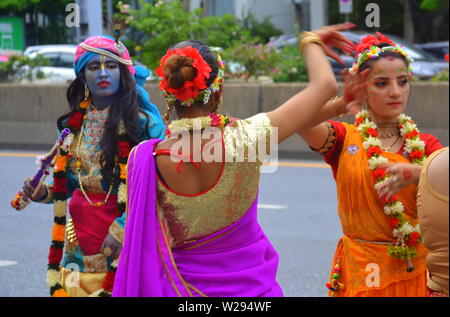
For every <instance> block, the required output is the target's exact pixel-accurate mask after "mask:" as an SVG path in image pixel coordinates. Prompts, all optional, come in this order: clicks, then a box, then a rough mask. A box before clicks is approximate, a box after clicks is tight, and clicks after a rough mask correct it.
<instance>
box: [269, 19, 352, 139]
mask: <svg viewBox="0 0 450 317" xmlns="http://www.w3.org/2000/svg"><path fill="white" fill-rule="evenodd" d="M353 26H354V25H353V24H350V23H345V24H339V25H334V26H327V27H324V28H321V29H319V30H317V31H314V32H310V33H306V35H305V33H304V34H303V35H302V39H301V40H302V44H301V46H302V48H303V50H302V53H303V55H304V57H305V60H306V64H307V71H308V77H309V84H308V86H307V87H306V88H305V89H304V90H302V91H301V92H299V93H298V94H296V95H295V96H293V97H292V98H290V99H289V100H288V101H286V102H285V103H284V104H282V105H281V106H280V107H278V108H277V109H275V110H273V111H271V112H269V113H267V115H268V116H269V118H270V120H271V122H272V125H273V126H274V127H277V128H278V141H279V142H281V141H283V140H284V139H286V138H287V137H289V136H291V135H292V134H294V133H295V132H297V131H299V130H300V129H302V128H304V127H306V126H308V125H310V121H311V120H312V119H313V118H314V117H315V116H316V114H317V112H318V111H319V110H320V108H321V107H322V106H323V105H324V104H325V103H326V102H327V101H328V100H329V99H330V98H331V97H332V96H334V95H335V94H336V92H337V90H338V86H337V83H336V79H335V77H334V74H333V71H332V69H331V66H330V63H329V61H328V59H327V57H326V55H328V56H330V57H331V58H334V59H336V60H337V61H338V62H341V63H342V61H341V60H340V58H339V56H338V55H337V54H336V53H335V52H334V51H333V50H332V49H331V48H330V47H329V46H336V47H339V48H340V49H342V50H344V51H347V52H349V51H351V50H352V45H353V43H352V42H351V41H349V40H348V39H346V38H345V37H344V36H343V35H341V34H340V33H339V31H342V30H348V29H350V28H352V27H353Z"/></svg>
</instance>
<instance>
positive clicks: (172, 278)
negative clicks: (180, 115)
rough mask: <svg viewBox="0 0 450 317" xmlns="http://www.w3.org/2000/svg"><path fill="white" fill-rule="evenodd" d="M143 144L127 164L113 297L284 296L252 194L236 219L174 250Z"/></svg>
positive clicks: (147, 145) (149, 145)
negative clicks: (125, 216)
mask: <svg viewBox="0 0 450 317" xmlns="http://www.w3.org/2000/svg"><path fill="white" fill-rule="evenodd" d="M158 142H159V140H149V141H146V142H144V143H141V144H140V145H139V146H138V147H136V148H135V150H134V151H133V152H132V154H131V155H130V159H129V163H128V203H129V204H128V206H129V208H128V219H127V223H126V226H125V236H124V245H123V250H122V254H121V257H120V261H119V266H118V269H117V273H116V279H115V282H114V289H113V296H118V297H125V296H132V297H136V296H144V297H175V296H210V297H225V296H228V297H259V296H268V297H276V296H283V293H282V290H281V288H280V286H279V285H278V283H277V281H276V273H277V267H278V254H277V253H276V251H275V250H274V248H273V247H272V245H271V244H270V242H269V240H268V239H267V237H266V236H265V234H264V233H263V231H262V229H261V227H260V226H259V224H258V222H257V205H258V198H257V197H256V199H255V201H254V202H253V204H252V205H251V206H250V208H249V209H248V211H247V212H246V214H245V215H244V216H243V217H242V218H241V219H239V221H237V222H235V223H234V224H232V225H230V226H228V227H227V228H224V229H222V230H220V231H219V232H216V233H214V234H212V235H209V236H207V237H204V238H202V239H200V240H198V241H196V242H195V243H193V244H190V245H187V246H184V247H183V248H176V249H172V248H170V246H169V239H168V236H167V232H166V230H165V228H164V225H163V222H161V220H160V218H159V215H158V213H157V206H156V204H157V199H156V167H155V160H154V156H153V149H154V147H155V145H156V144H157V143H158Z"/></svg>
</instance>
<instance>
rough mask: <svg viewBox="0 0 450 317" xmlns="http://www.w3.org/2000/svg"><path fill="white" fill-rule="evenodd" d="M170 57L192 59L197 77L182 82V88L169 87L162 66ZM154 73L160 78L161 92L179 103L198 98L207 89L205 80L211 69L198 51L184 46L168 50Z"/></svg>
mask: <svg viewBox="0 0 450 317" xmlns="http://www.w3.org/2000/svg"><path fill="white" fill-rule="evenodd" d="M172 55H179V56H186V57H190V58H192V59H193V62H192V67H194V68H195V69H196V70H197V76H196V77H195V78H194V79H193V80H191V81H186V82H184V85H183V87H181V88H178V89H173V88H170V87H169V84H168V82H167V79H166V78H165V77H164V66H165V64H166V61H167V59H168V58H169V57H171V56H172ZM156 73H157V74H158V76H159V77H161V78H162V80H161V82H160V84H159V88H160V89H161V90H162V91H167V92H168V93H170V94H172V95H174V96H175V98H177V99H178V100H181V101H186V100H189V99H194V98H196V97H198V95H199V94H200V91H201V90H204V89H206V88H207V86H206V80H207V79H208V78H209V76H210V73H211V67H210V66H209V65H208V63H207V62H206V61H205V60H204V59H203V57H202V55H201V54H200V52H199V51H198V49H196V48H193V47H191V46H186V47H183V48H176V49H173V50H171V49H169V50H167V53H166V55H165V56H164V57H163V58H162V59H161V64H160V66H159V67H158V68H157V69H156Z"/></svg>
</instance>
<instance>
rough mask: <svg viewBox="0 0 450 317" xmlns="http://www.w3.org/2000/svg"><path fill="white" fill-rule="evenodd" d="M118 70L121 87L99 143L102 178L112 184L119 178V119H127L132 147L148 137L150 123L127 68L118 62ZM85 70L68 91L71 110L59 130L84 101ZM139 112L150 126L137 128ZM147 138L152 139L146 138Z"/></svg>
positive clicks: (128, 136) (126, 124)
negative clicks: (116, 167)
mask: <svg viewBox="0 0 450 317" xmlns="http://www.w3.org/2000/svg"><path fill="white" fill-rule="evenodd" d="M119 68H120V85H119V90H118V91H117V98H116V99H115V100H114V102H113V103H112V105H111V107H110V109H109V115H108V119H107V121H106V123H105V131H104V133H103V137H102V140H101V142H100V148H101V150H102V156H101V159H100V164H101V166H102V177H103V180H104V182H105V183H106V184H110V183H111V181H113V180H114V178H115V176H118V171H114V166H115V164H116V162H115V158H116V156H117V151H118V150H117V145H116V143H117V141H118V124H119V122H120V120H121V119H123V120H124V124H125V129H126V135H127V139H128V141H129V142H130V143H131V146H132V147H133V146H134V145H136V144H137V143H138V135H145V134H147V131H148V124H149V116H148V115H147V114H146V113H145V112H144V111H142V110H141V109H140V107H139V105H140V100H139V96H138V93H137V90H136V82H135V81H134V79H133V78H132V77H131V74H130V73H129V72H128V70H127V68H126V66H125V65H123V64H120V63H119ZM84 70H85V67H84V68H83V69H82V70H81V71H80V73H79V75H78V76H77V78H76V79H75V80H74V81H73V82H72V83H71V84H70V86H69V88H68V89H67V93H66V98H67V101H68V103H69V106H70V109H71V110H70V111H69V112H68V113H66V114H63V115H62V116H61V117H59V118H58V120H57V125H58V129H59V130H60V131H61V130H62V129H63V128H64V127H65V121H66V119H68V118H69V117H70V116H71V115H72V114H73V113H74V112H75V111H76V110H77V108H78V105H79V104H80V102H81V101H82V100H83V99H84V82H83V80H82V78H84ZM139 113H142V114H143V115H144V116H145V117H146V118H147V120H146V121H147V127H145V129H143V128H142V127H140V126H138V119H139ZM142 130H145V131H142ZM147 137H150V136H149V135H147ZM120 141H125V140H120ZM114 173H116V174H114ZM106 186H108V185H106Z"/></svg>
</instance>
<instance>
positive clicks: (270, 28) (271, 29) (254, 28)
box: [240, 11, 283, 43]
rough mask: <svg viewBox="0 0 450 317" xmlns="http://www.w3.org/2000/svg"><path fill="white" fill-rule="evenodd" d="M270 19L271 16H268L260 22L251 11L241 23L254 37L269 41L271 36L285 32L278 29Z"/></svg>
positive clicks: (261, 40)
mask: <svg viewBox="0 0 450 317" xmlns="http://www.w3.org/2000/svg"><path fill="white" fill-rule="evenodd" d="M270 19H271V17H270V16H267V17H265V18H264V20H263V21H262V22H259V21H258V20H257V19H256V18H255V16H254V15H253V14H252V13H251V12H250V11H249V12H247V15H246V16H245V17H244V18H243V19H242V21H241V23H240V24H241V25H242V27H243V28H245V29H247V30H249V31H250V34H251V36H252V38H253V39H255V40H256V41H258V42H261V43H267V42H269V40H270V38H271V37H273V36H279V35H281V34H283V31H281V30H280V29H277V28H276V27H275V26H274V25H273V23H272V22H271V21H270Z"/></svg>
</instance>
